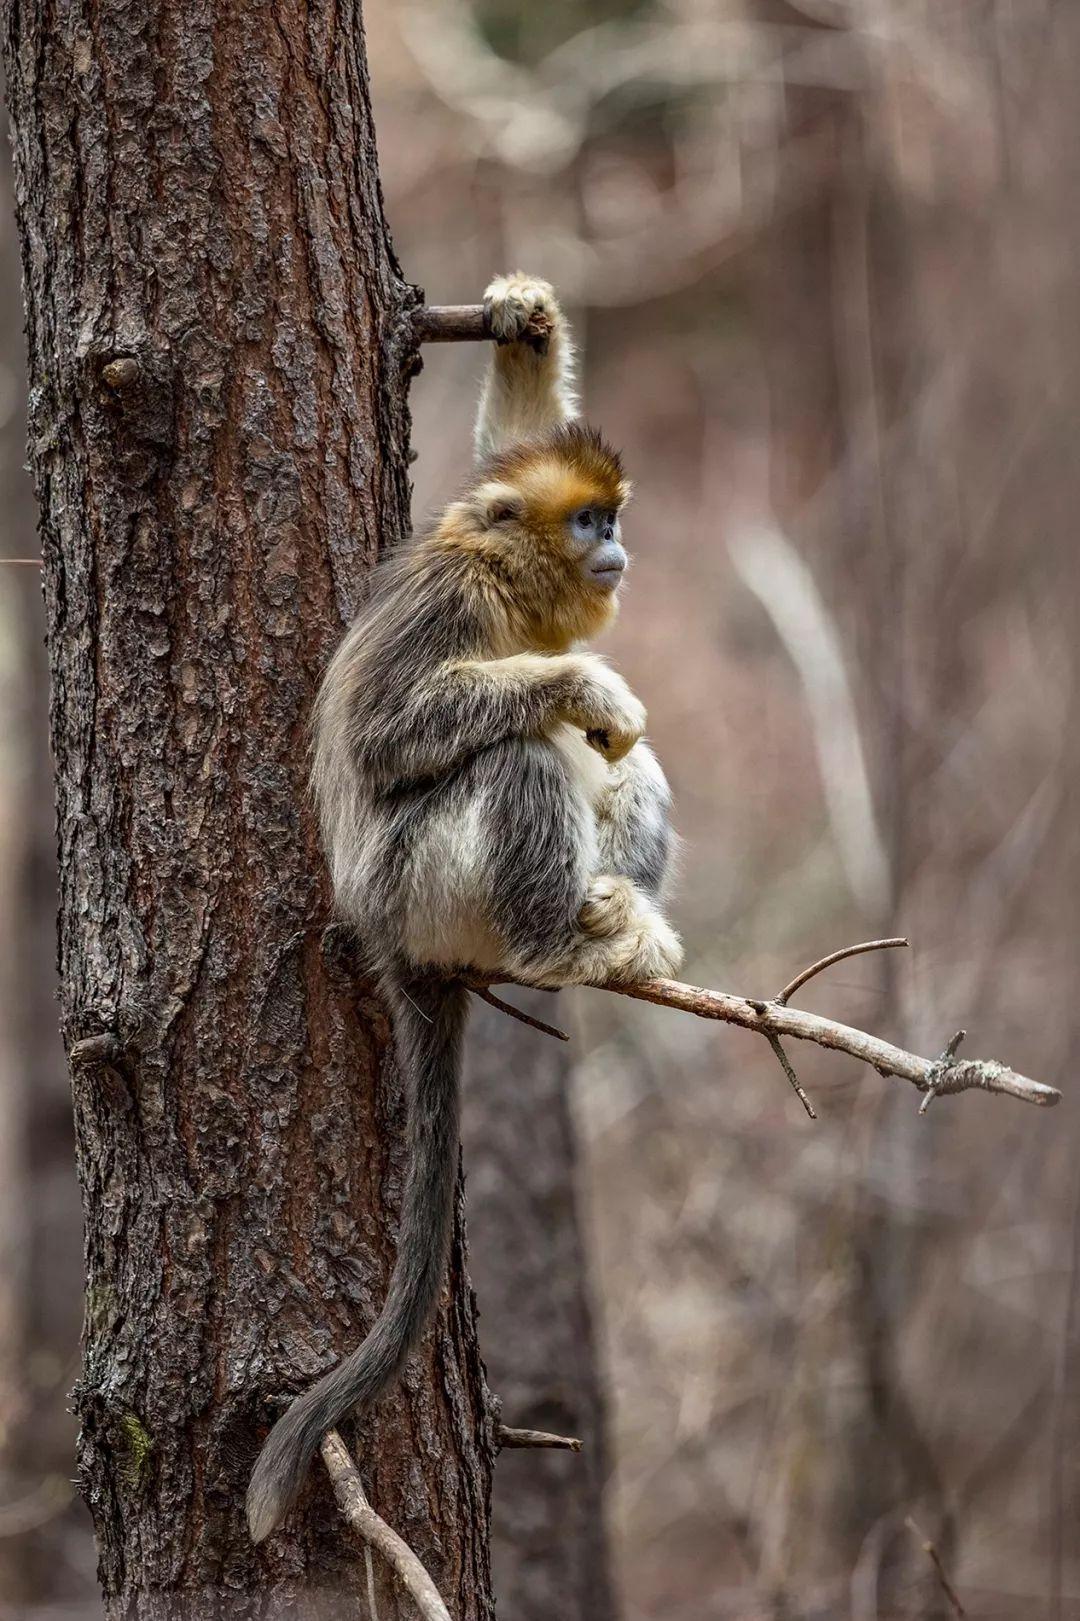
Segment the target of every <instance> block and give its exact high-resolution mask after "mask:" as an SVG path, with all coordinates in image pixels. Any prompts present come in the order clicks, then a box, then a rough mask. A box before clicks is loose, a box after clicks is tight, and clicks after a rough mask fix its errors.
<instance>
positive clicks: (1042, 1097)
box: [597, 979, 1061, 1105]
mask: <svg viewBox="0 0 1080 1621" xmlns="http://www.w3.org/2000/svg"><path fill="white" fill-rule="evenodd" d="M597 989H599V990H605V991H616V992H617V993H618V994H619V995H620V996H632V997H634V998H635V999H636V1000H637V1001H639V1002H653V1003H656V1004H657V1005H658V1006H660V1007H673V1008H679V1009H681V1010H682V1012H684V1013H694V1014H696V1015H697V1017H698V1018H699V1019H720V1020H722V1021H723V1023H725V1024H738V1025H741V1026H742V1027H743V1029H744V1030H756V1031H758V1032H759V1034H761V1035H763V1036H767V1035H773V1036H795V1037H796V1038H797V1039H798V1040H799V1041H813V1042H816V1043H817V1045H818V1046H819V1047H830V1048H832V1049H833V1051H835V1052H841V1053H850V1055H851V1057H852V1058H861V1059H862V1061H863V1062H864V1063H865V1064H869V1065H870V1066H871V1067H872V1068H873V1069H876V1070H877V1072H878V1074H879V1075H896V1076H899V1078H900V1079H901V1080H905V1081H911V1082H912V1084H913V1085H914V1086H916V1087H918V1089H919V1091H920V1092H930V1093H934V1094H936V1095H938V1096H941V1097H943V1096H946V1095H947V1094H950V1093H953V1092H970V1091H973V1090H978V1091H983V1092H1001V1093H1003V1094H1004V1095H1006V1096H1008V1097H1011V1098H1020V1099H1021V1100H1022V1101H1023V1102H1024V1103H1040V1104H1044V1105H1045V1104H1052V1103H1058V1102H1060V1100H1061V1093H1060V1092H1059V1091H1058V1090H1057V1088H1056V1087H1054V1086H1047V1085H1046V1084H1045V1082H1043V1081H1033V1080H1030V1079H1029V1078H1028V1076H1026V1075H1019V1074H1017V1072H1016V1071H1015V1070H1012V1069H1008V1068H1007V1067H1006V1066H1005V1065H1004V1064H999V1063H997V1062H996V1061H995V1060H993V1059H982V1060H980V1059H975V1058H955V1057H953V1058H948V1059H944V1058H920V1057H919V1055H918V1054H917V1053H909V1052H905V1051H904V1049H903V1048H902V1047H894V1046H893V1044H892V1042H891V1041H882V1040H881V1038H880V1037H879V1036H871V1035H869V1034H868V1033H867V1032H866V1031H865V1030H855V1029H853V1028H852V1027H851V1026H850V1025H847V1024H840V1023H838V1021H837V1020H835V1019H825V1018H822V1016H821V1015H820V1014H819V1013H804V1012H803V1011H802V1009H801V1008H792V1007H784V1006H781V1005H780V1004H779V1003H777V1002H757V1001H753V1000H751V999H750V998H748V997H745V996H731V995H729V994H728V993H727V992H726V991H708V990H704V989H702V988H701V986H699V985H683V984H680V982H679V981H678V980H674V979H651V980H647V981H646V982H645V983H644V984H642V985H601V986H598V987H597Z"/></svg>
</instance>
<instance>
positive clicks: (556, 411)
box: [475, 271, 577, 460]
mask: <svg viewBox="0 0 1080 1621" xmlns="http://www.w3.org/2000/svg"><path fill="white" fill-rule="evenodd" d="M484 302H485V304H486V305H487V308H488V313H489V316H490V321H491V329H492V332H493V334H494V336H495V344H494V348H493V350H492V356H491V362H490V365H489V367H488V373H487V376H486V378H485V379H484V387H483V391H482V393H481V395H480V409H479V412H478V414H477V418H476V431H475V444H476V455H477V459H478V460H481V459H483V458H484V457H485V456H490V455H491V454H492V453H493V452H494V451H497V450H502V449H504V448H505V447H506V446H507V445H510V444H513V443H514V442H515V441H517V440H521V439H532V438H535V437H536V435H537V434H541V433H544V432H546V430H547V429H549V428H554V427H558V426H559V424H560V423H563V422H566V421H568V420H569V419H570V418H571V417H574V416H576V415H577V400H576V398H575V396H574V378H573V348H572V345H571V342H570V329H569V327H568V326H567V324H566V321H565V319H564V317H563V313H562V311H561V310H560V308H559V305H558V301H557V299H556V297H555V294H554V292H553V291H552V289H551V287H549V286H548V284H547V282H546V281H538V280H536V279H535V278H534V277H532V276H525V275H522V273H521V272H520V271H518V272H516V273H515V274H514V275H512V276H497V277H496V278H495V280H494V281H493V282H492V283H491V286H490V287H489V288H488V290H487V292H486V293H485V295H484Z"/></svg>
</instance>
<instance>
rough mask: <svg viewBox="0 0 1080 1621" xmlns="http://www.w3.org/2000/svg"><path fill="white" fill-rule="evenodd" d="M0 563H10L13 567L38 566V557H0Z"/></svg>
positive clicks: (39, 559) (39, 562)
mask: <svg viewBox="0 0 1080 1621" xmlns="http://www.w3.org/2000/svg"><path fill="white" fill-rule="evenodd" d="M0 563H7V564H10V565H11V566H12V567H13V568H40V567H41V558H40V557H0Z"/></svg>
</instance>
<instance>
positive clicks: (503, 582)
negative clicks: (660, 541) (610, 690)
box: [444, 422, 630, 649]
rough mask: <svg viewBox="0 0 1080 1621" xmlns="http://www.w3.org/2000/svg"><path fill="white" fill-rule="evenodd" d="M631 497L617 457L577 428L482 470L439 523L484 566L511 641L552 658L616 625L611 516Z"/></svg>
mask: <svg viewBox="0 0 1080 1621" xmlns="http://www.w3.org/2000/svg"><path fill="white" fill-rule="evenodd" d="M629 497H630V484H629V483H628V481H627V479H626V477H625V475H624V473H623V469H622V462H621V460H620V458H619V455H618V453H617V452H616V451H614V450H612V449H611V447H610V446H609V445H607V444H605V442H604V440H603V439H602V438H601V437H600V435H599V434H598V433H597V432H596V431H595V430H594V429H592V428H587V427H585V426H583V425H582V424H581V423H577V422H571V423H568V424H566V425H565V426H562V427H559V428H557V429H555V430H553V431H552V432H550V433H547V434H545V435H543V437H541V438H537V439H531V440H528V441H524V442H523V443H521V444H518V445H512V446H510V447H509V448H508V449H507V450H504V451H501V452H500V453H499V454H498V455H496V456H493V457H492V458H491V459H490V460H489V461H488V462H486V463H485V464H484V465H483V467H482V468H481V470H480V477H479V481H478V483H477V485H476V486H475V488H474V489H473V490H472V491H470V493H469V494H468V495H467V496H466V497H465V498H464V500H463V501H460V502H457V503H455V505H454V507H453V508H451V509H450V511H449V512H448V513H447V517H448V518H450V517H451V515H453V520H454V521H453V522H452V523H451V525H450V526H449V528H450V530H451V531H452V532H453V534H454V542H456V543H457V544H458V545H462V546H464V548H465V549H466V550H468V551H469V552H470V553H471V554H472V555H473V556H474V557H475V558H477V559H478V560H480V561H481V562H482V563H483V564H486V569H485V573H486V574H487V575H488V576H489V578H490V582H491V585H492V588H493V594H496V595H497V596H498V598H499V599H500V600H501V602H502V604H503V606H504V611H505V610H508V611H509V614H510V617H511V620H512V621H513V629H512V631H511V635H512V639H514V640H522V639H523V640H525V641H526V642H528V643H529V644H532V645H538V646H540V647H544V648H551V649H559V648H563V647H566V646H567V645H569V643H571V642H575V641H580V640H584V639H585V638H587V637H590V636H594V635H595V634H596V633H597V632H598V631H600V630H602V629H603V628H604V626H605V625H607V624H609V623H610V622H611V620H612V619H614V617H615V614H616V611H617V601H616V599H617V595H618V589H619V586H620V584H621V583H622V578H623V574H624V571H625V569H626V564H627V557H626V552H625V551H624V550H623V545H622V536H621V532H620V528H619V514H620V512H621V511H622V508H623V507H624V506H625V505H626V502H627V501H628V499H629ZM446 528H447V526H446V525H444V532H445V530H446ZM447 538H449V536H447ZM452 543H453V542H452ZM508 628H509V627H508Z"/></svg>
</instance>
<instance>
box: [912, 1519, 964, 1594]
mask: <svg viewBox="0 0 1080 1621" xmlns="http://www.w3.org/2000/svg"><path fill="white" fill-rule="evenodd" d="M904 1524H905V1525H906V1526H907V1528H908V1530H909V1531H910V1532H911V1534H912V1536H913V1537H914V1538H915V1539H916V1541H917V1542H919V1543H920V1544H921V1546H922V1551H923V1553H924V1554H926V1555H927V1557H928V1558H929V1560H930V1563H931V1564H932V1565H933V1567H934V1570H935V1572H936V1574H937V1579H938V1582H939V1583H940V1584H941V1591H942V1592H943V1593H944V1594H945V1597H946V1598H947V1599H948V1601H949V1603H950V1604H951V1605H952V1607H953V1611H954V1612H955V1614H956V1615H959V1616H964V1615H966V1614H967V1611H966V1610H965V1609H964V1606H963V1605H962V1604H961V1602H960V1598H959V1595H958V1593H957V1591H956V1588H955V1587H954V1586H953V1584H952V1582H950V1580H949V1578H948V1575H947V1574H946V1571H945V1566H944V1565H943V1564H942V1562H941V1555H940V1554H939V1553H938V1551H937V1549H936V1548H935V1546H934V1544H933V1543H932V1542H931V1541H930V1539H929V1538H928V1537H925V1536H924V1535H923V1533H922V1532H921V1531H920V1530H919V1527H918V1526H917V1525H916V1524H915V1521H914V1520H913V1519H912V1517H911V1515H910V1514H909V1515H908V1516H907V1518H906V1519H905V1520H904Z"/></svg>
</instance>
